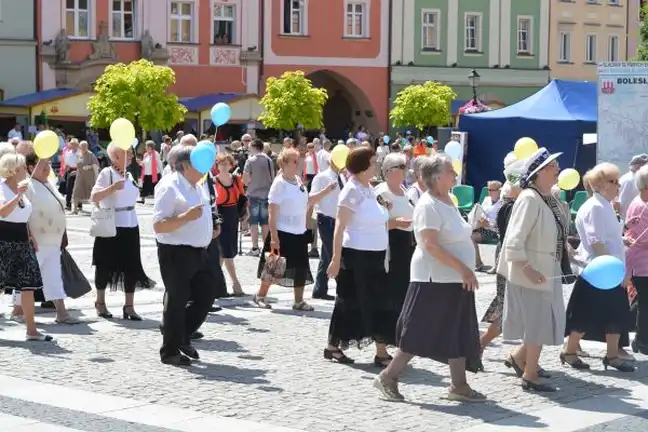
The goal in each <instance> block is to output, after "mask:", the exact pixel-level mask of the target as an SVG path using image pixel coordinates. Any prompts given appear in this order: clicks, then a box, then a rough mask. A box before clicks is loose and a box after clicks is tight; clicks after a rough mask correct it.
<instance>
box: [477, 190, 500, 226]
mask: <svg viewBox="0 0 648 432" xmlns="http://www.w3.org/2000/svg"><path fill="white" fill-rule="evenodd" d="M481 206H482V209H484V213H486V220H488V227H489V228H490V229H491V230H495V231H497V212H498V211H499V209H500V207H502V199H501V198H500V199H498V200H497V202H496V203H495V204H493V200H492V199H491V197H489V196H487V197H486V198H484V202H483V203H482V205H481Z"/></svg>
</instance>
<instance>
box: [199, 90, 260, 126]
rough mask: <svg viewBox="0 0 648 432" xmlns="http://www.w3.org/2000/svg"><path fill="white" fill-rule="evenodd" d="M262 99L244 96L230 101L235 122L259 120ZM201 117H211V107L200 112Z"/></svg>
mask: <svg viewBox="0 0 648 432" xmlns="http://www.w3.org/2000/svg"><path fill="white" fill-rule="evenodd" d="M259 101H260V99H259V97H257V96H244V97H242V98H240V99H236V100H234V101H231V102H230V103H228V105H229V106H230V108H231V109H232V118H231V119H230V120H231V121H233V122H248V121H256V120H258V118H259V116H260V115H261V113H263V107H262V106H261V104H260V103H259ZM200 117H201V118H202V119H203V120H207V119H209V118H210V117H211V107H210V108H209V109H206V110H203V111H201V112H200Z"/></svg>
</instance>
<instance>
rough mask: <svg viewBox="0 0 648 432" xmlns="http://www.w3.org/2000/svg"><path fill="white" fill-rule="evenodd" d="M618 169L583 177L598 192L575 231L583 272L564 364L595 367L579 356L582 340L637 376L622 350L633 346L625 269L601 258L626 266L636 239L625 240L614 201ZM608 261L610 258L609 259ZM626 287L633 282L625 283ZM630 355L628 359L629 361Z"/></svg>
mask: <svg viewBox="0 0 648 432" xmlns="http://www.w3.org/2000/svg"><path fill="white" fill-rule="evenodd" d="M619 177H620V173H619V169H618V168H617V167H616V166H615V165H613V164H610V163H602V164H599V165H596V166H595V167H594V168H592V169H591V170H590V171H589V172H588V173H587V174H586V175H585V178H584V183H585V182H586V183H587V184H588V186H589V187H590V188H591V190H592V192H593V194H592V196H591V197H590V198H589V199H588V200H587V201H585V203H584V204H583V205H582V206H581V208H580V209H579V210H578V213H577V214H576V220H575V224H576V230H577V231H578V236H579V237H580V241H581V243H580V246H579V247H578V249H577V256H576V259H577V260H578V261H579V262H580V263H581V264H582V267H584V270H583V272H582V274H581V275H580V276H579V277H578V279H577V280H576V284H575V285H574V289H573V291H572V294H571V297H570V299H569V304H568V306H567V325H566V327H565V335H566V336H567V337H568V339H567V344H566V347H565V349H564V351H563V352H562V353H561V354H560V360H561V362H562V363H567V364H568V365H569V366H571V367H573V368H574V369H589V368H590V365H589V364H587V363H585V362H584V361H583V360H581V359H580V358H579V357H578V355H577V352H578V349H579V343H580V340H581V339H586V340H596V341H601V342H605V343H606V345H607V350H606V354H605V357H604V358H603V367H604V368H605V369H606V370H607V368H608V367H612V368H614V369H617V370H619V371H621V372H633V371H634V370H635V367H634V366H633V365H632V364H630V363H628V362H627V361H626V359H627V357H626V356H622V354H625V352H624V351H623V350H622V349H621V348H619V347H620V346H628V345H629V343H630V340H629V335H628V331H629V330H630V307H629V304H628V297H627V295H626V291H625V288H624V287H623V282H624V277H625V272H624V268H623V266H618V267H609V268H608V267H605V264H600V265H599V264H598V262H603V261H601V260H596V258H597V257H603V256H604V255H609V256H611V257H614V258H616V259H617V260H618V261H620V262H621V263H624V262H625V254H626V252H625V246H626V245H631V241H630V240H628V239H625V238H624V237H623V226H622V225H621V223H620V222H619V220H618V218H617V216H616V212H615V210H614V207H613V206H612V201H614V199H615V198H616V197H617V196H618V194H619ZM608 258H609V257H606V259H608ZM625 282H626V283H627V282H628V280H627V279H626V280H625ZM624 357H625V358H624Z"/></svg>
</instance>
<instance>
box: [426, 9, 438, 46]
mask: <svg viewBox="0 0 648 432" xmlns="http://www.w3.org/2000/svg"><path fill="white" fill-rule="evenodd" d="M440 35H441V31H440V28H439V12H438V11H426V10H423V11H422V12H421V47H422V48H423V50H429V51H437V50H440V49H441V48H440V45H439V39H440Z"/></svg>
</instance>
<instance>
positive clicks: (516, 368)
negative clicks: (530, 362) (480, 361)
mask: <svg viewBox="0 0 648 432" xmlns="http://www.w3.org/2000/svg"><path fill="white" fill-rule="evenodd" d="M504 366H506V367H507V368H509V369H513V370H514V371H515V375H517V377H518V378H522V375H524V371H523V370H522V368H521V367H520V366H519V365H518V364H517V363H516V362H515V359H514V358H513V355H512V354H509V356H508V358H507V359H506V360H504Z"/></svg>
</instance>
